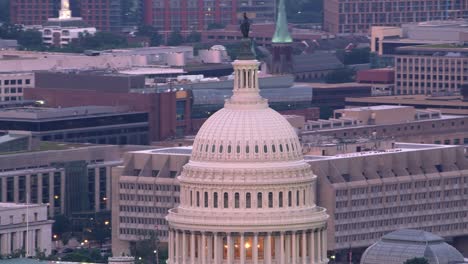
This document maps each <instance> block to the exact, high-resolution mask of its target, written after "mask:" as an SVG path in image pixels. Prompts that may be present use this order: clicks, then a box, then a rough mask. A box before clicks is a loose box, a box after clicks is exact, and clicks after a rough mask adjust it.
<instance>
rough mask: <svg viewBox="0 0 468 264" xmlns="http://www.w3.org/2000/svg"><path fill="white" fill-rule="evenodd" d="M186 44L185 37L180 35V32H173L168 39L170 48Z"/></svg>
mask: <svg viewBox="0 0 468 264" xmlns="http://www.w3.org/2000/svg"><path fill="white" fill-rule="evenodd" d="M182 43H184V37H182V35H181V34H180V32H179V31H172V32H171V34H170V35H169V37H168V38H167V43H166V44H167V45H168V46H179V45H180V44H182Z"/></svg>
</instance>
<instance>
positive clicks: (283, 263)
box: [280, 232, 285, 264]
mask: <svg viewBox="0 0 468 264" xmlns="http://www.w3.org/2000/svg"><path fill="white" fill-rule="evenodd" d="M280 264H285V261H284V233H283V232H281V234H280Z"/></svg>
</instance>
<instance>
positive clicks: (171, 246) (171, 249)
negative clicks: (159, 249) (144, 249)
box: [168, 230, 174, 264]
mask: <svg viewBox="0 0 468 264" xmlns="http://www.w3.org/2000/svg"><path fill="white" fill-rule="evenodd" d="M172 236H173V235H172V230H169V243H168V251H169V252H168V254H169V261H170V262H169V264H172V263H174V253H173V252H174V240H173V238H172Z"/></svg>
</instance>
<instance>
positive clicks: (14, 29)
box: [0, 23, 23, 39]
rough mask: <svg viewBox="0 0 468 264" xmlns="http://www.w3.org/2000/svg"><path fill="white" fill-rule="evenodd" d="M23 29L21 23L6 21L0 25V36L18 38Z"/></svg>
mask: <svg viewBox="0 0 468 264" xmlns="http://www.w3.org/2000/svg"><path fill="white" fill-rule="evenodd" d="M22 31H23V27H22V26H20V25H13V24H8V23H4V24H2V25H1V26H0V38H3V39H18V37H19V36H20V34H21V32H22Z"/></svg>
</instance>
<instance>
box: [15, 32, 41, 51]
mask: <svg viewBox="0 0 468 264" xmlns="http://www.w3.org/2000/svg"><path fill="white" fill-rule="evenodd" d="M18 44H19V45H21V47H22V48H24V49H31V50H42V49H43V48H44V45H43V43H42V34H41V32H39V31H37V30H26V31H21V33H20V34H19V36H18Z"/></svg>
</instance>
